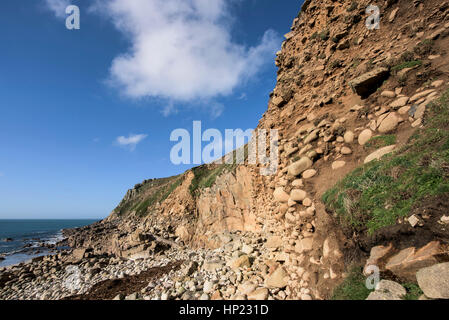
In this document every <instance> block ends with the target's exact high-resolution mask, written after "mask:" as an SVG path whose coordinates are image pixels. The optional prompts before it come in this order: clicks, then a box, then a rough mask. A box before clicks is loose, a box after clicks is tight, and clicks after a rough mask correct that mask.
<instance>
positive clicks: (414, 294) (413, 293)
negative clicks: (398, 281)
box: [402, 283, 424, 300]
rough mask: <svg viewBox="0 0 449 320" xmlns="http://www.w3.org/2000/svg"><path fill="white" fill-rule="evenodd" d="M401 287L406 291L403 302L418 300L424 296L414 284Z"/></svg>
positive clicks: (405, 284)
mask: <svg viewBox="0 0 449 320" xmlns="http://www.w3.org/2000/svg"><path fill="white" fill-rule="evenodd" d="M402 286H403V287H404V288H405V290H407V294H406V295H405V297H404V300H418V299H419V297H420V296H421V295H423V294H424V292H423V291H422V290H421V288H420V287H419V286H418V285H417V284H416V283H404V284H402Z"/></svg>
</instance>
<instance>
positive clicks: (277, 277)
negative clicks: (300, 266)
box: [265, 267, 288, 288]
mask: <svg viewBox="0 0 449 320" xmlns="http://www.w3.org/2000/svg"><path fill="white" fill-rule="evenodd" d="M287 284H288V274H287V272H286V271H285V270H284V268H283V267H278V268H277V269H276V270H275V271H274V272H273V273H272V274H270V275H269V276H267V278H266V279H265V285H266V286H267V287H268V288H285V287H286V286H287Z"/></svg>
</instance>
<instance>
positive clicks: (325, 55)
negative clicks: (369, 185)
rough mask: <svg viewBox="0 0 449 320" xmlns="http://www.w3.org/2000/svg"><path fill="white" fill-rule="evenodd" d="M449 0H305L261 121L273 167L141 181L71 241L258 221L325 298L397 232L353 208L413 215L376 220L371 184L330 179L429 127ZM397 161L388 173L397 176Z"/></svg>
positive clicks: (207, 169)
mask: <svg viewBox="0 0 449 320" xmlns="http://www.w3.org/2000/svg"><path fill="white" fill-rule="evenodd" d="M370 5H377V6H378V8H379V10H380V28H379V29H372V30H370V29H369V28H367V25H366V19H367V18H368V16H369V15H367V14H366V8H367V7H368V6H370ZM448 8H449V2H447V1H446V2H445V1H429V0H427V1H419V0H415V1H408V0H407V1H406V0H398V1H393V0H387V1H374V2H373V1H371V0H369V1H368V0H361V1H352V0H340V1H330V0H329V1H313V0H308V1H305V3H304V5H303V7H302V10H301V12H300V14H299V15H298V17H297V18H295V20H294V21H293V25H292V28H291V31H290V32H289V33H287V34H286V35H285V38H286V40H285V41H284V43H283V45H282V50H281V51H279V52H278V53H277V59H276V65H277V66H278V68H279V70H278V77H277V85H276V87H275V88H274V90H273V92H272V94H271V96H270V99H269V103H268V109H267V111H266V113H265V114H264V116H263V118H262V119H261V120H260V123H259V126H258V128H259V129H277V130H279V133H280V137H281V140H280V142H279V145H280V149H279V152H280V168H279V171H278V172H277V174H276V175H274V176H261V175H260V174H259V169H260V167H259V166H253V165H247V164H246V165H239V166H225V165H207V166H202V167H199V168H196V169H194V170H190V171H188V172H186V173H185V174H183V175H181V176H178V177H173V178H168V179H162V180H152V181H145V182H143V183H142V184H141V185H138V186H136V188H134V189H133V190H130V191H129V192H128V194H127V195H126V197H125V198H124V200H123V201H122V202H121V203H120V205H119V206H118V207H117V208H116V209H115V210H114V211H113V212H112V214H111V216H110V217H109V218H108V219H106V221H105V222H104V223H103V225H102V226H101V228H107V230H110V232H104V233H101V232H100V234H103V235H104V236H102V237H95V236H92V237H85V236H73V237H71V244H72V245H74V246H91V247H95V248H98V250H100V251H109V252H112V253H114V254H117V255H121V256H125V257H126V256H130V255H135V254H144V253H145V252H147V250H148V248H149V246H152V248H151V249H155V248H154V247H155V245H154V244H150V243H151V242H148V237H150V235H155V234H157V235H159V236H160V237H162V238H164V239H171V240H173V241H176V243H177V244H185V245H188V246H191V247H212V248H216V247H219V246H221V245H222V244H223V243H226V241H227V237H226V234H228V233H230V232H235V231H241V232H242V233H243V234H244V233H245V232H251V233H256V234H258V235H260V237H261V239H263V241H267V239H268V243H270V244H272V242H273V241H275V240H273V239H282V245H279V246H277V247H276V246H275V249H274V252H275V253H276V252H278V251H279V253H281V254H282V257H283V258H282V259H278V258H275V257H274V256H273V257H271V258H269V259H268V260H270V259H274V260H275V261H276V262H277V263H278V264H279V265H281V266H282V267H283V268H285V269H286V270H287V271H288V274H289V277H290V278H289V279H290V280H289V288H290V289H289V292H291V297H292V298H295V297H296V298H297V297H301V295H303V296H304V290H305V289H307V290H309V291H308V292H310V294H306V295H307V296H309V295H311V296H313V298H317V299H320V298H329V297H330V294H331V292H332V290H333V288H334V287H335V286H336V285H337V284H339V283H341V281H342V280H343V278H344V276H345V269H346V268H345V264H348V263H353V262H360V261H363V259H366V258H367V256H366V254H367V252H369V251H370V250H371V249H372V248H373V247H374V246H375V245H378V244H386V243H388V241H390V240H391V241H393V240H392V239H393V238H394V237H397V235H396V236H393V235H392V234H390V235H389V236H387V235H386V234H385V233H384V234H379V237H377V238H376V237H374V238H372V239H371V240H367V239H368V238H367V237H368V236H367V230H366V228H365V229H364V228H359V229H356V228H355V227H354V226H353V225H351V227H348V225H345V224H344V223H343V222H344V221H346V220H345V219H352V220H351V221H352V222H351V223H353V224H354V225H357V224H358V225H359V226H360V225H363V226H365V225H370V226H371V225H374V226H379V227H380V228H383V227H391V226H393V225H395V224H396V223H398V221H402V222H404V221H407V218H408V216H407V215H408V214H409V212H410V210H409V212H405V211H404V210H403V211H401V212H402V214H403V216H401V217H399V216H397V217H396V216H392V217H387V218H385V217H383V216H382V217H380V218H379V219H378V220H376V219H377V218H376V217H375V216H373V217H371V215H373V212H371V211H369V210H367V211H366V212H365V211H364V212H362V213H360V214H361V215H364V214H366V215H368V216H369V217H370V219H371V218H372V219H371V220H369V219H367V220H363V219H361V220H360V221H358V220H357V217H358V216H356V215H355V213H356V212H357V213H359V211H358V210H356V209H354V208H353V207H352V206H354V204H355V203H359V202H357V201H359V200H360V197H361V195H363V193H364V192H365V191H366V189H363V190H361V189H360V188H358V187H356V186H354V188H349V189H348V190H345V191H344V192H342V193H341V194H343V195H342V196H341V197H340V198H339V199H337V200H336V201H337V202H338V201H340V204H341V206H340V207H336V206H332V205H330V204H332V203H333V200H332V196H333V195H335V194H337V193H336V192H335V193H332V194H330V193H328V190H330V189H332V188H333V187H334V185H335V184H336V183H337V182H338V181H340V180H341V179H343V178H345V176H347V174H348V173H350V172H352V171H353V170H354V169H356V168H361V167H363V165H364V164H365V163H368V162H370V161H371V160H373V159H380V157H381V156H383V155H385V154H388V153H391V152H393V151H394V150H399V149H401V147H402V146H404V145H406V144H407V143H408V141H409V138H410V137H411V136H412V135H413V133H414V132H415V131H416V130H419V129H420V128H422V127H423V124H424V119H425V117H424V115H425V113H426V108H427V106H428V105H429V103H431V102H432V101H434V100H436V99H438V98H439V97H440V96H441V92H443V90H444V89H445V88H447V81H448V71H449V68H448V62H449V61H448V59H447V56H446V52H445V50H446V49H444V48H448V47H449V46H448V37H447V34H448V30H449V25H448V21H449V18H448V10H447V9H448ZM373 138H374V140H373ZM398 170H399V171H398V172H397V173H391V174H392V175H393V174H396V175H397V177H400V176H401V172H402V171H401V170H402V169H398ZM390 177H391V176H390ZM393 177H394V176H393ZM363 182H365V181H363ZM373 183H374V182H373ZM345 194H346V195H351V197H350V196H345ZM404 197H405V198H404V199H406V201H409V200H408V199H409V198H407V196H406V195H404ZM323 200H324V201H323ZM385 201H386V200H385ZM410 201H411V200H410ZM379 204H380V206H381V207H387V208H388V206H390V208H392V207H394V205H395V204H394V203H390V202H385V203H384V202H379ZM376 205H377V204H376ZM326 206H327V211H328V212H327V211H326ZM380 211H382V210H380ZM380 211H379V212H380ZM342 212H345V213H346V214H347V213H348V212H349V213H354V215H352V216H351V215H349V216H350V217H349V218H348V217H347V216H344V217H342V215H341V213H342ZM376 212H378V211H376ZM404 213H405V215H404ZM374 214H375V213H374ZM386 220H388V221H389V222H388V223H386V222H385V221H386ZM99 228H100V227H99ZM374 229H375V228H374ZM374 229H373V230H374ZM373 230H371V229H370V231H373ZM376 230H377V229H376ZM376 230H374V231H376ZM86 232H87V233H89V232H91V233H92V232H93V231H92V229H90V231H85V233H84V234H86ZM407 232H412V233H413V232H414V231H413V230H411V231H410V230H409V231H407ZM94 233H95V232H94ZM370 234H372V233H370ZM273 237H279V238H273ZM429 237H430V238H432V236H429ZM440 238H441V239H439V240H441V241H442V242H443V243H444V242H445V241H446V240H444V239H446V238H445V237H440ZM270 239H271V240H270ZM429 240H431V239H429ZM270 241H271V242H270ZM100 242H101V243H102V244H103V245H98V243H100ZM393 242H395V241H393ZM396 242H397V244H398V248H397V249H398V250H399V249H403V247H400V246H401V245H399V242H400V241H399V242H398V241H396ZM412 243H414V242H413V241H411V240H410V241H406V242H405V243H403V244H402V246H408V245H411V244H412ZM419 245H424V243H420V244H419ZM267 246H268V244H267ZM439 250H440V249H438V250H437V251H438V252H440V251H439ZM441 250H443V249H441ZM437 251H435V252H437ZM351 252H352V253H351ZM275 269H276V268H274V270H275Z"/></svg>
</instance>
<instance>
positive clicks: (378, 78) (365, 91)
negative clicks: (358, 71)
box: [349, 68, 390, 98]
mask: <svg viewBox="0 0 449 320" xmlns="http://www.w3.org/2000/svg"><path fill="white" fill-rule="evenodd" d="M389 76H390V71H389V70H388V69H387V68H377V69H374V70H372V71H370V72H367V73H365V74H362V75H361V76H360V77H358V78H356V79H354V80H352V81H351V82H349V85H350V86H351V88H352V90H353V91H354V92H355V93H357V94H358V95H359V96H361V97H362V98H367V97H369V96H370V95H371V94H373V93H374V92H376V90H377V89H378V88H379V87H380V86H381V85H382V83H383V82H384V81H385V80H387V79H388V78H389Z"/></svg>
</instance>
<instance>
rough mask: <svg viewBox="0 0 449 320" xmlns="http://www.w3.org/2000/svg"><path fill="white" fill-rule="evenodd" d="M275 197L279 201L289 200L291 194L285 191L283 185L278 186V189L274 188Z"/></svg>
mask: <svg viewBox="0 0 449 320" xmlns="http://www.w3.org/2000/svg"><path fill="white" fill-rule="evenodd" d="M273 197H274V200H276V201H277V202H288V199H290V196H289V195H288V193H287V192H285V191H284V188H282V187H279V188H276V190H274V193H273Z"/></svg>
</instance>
